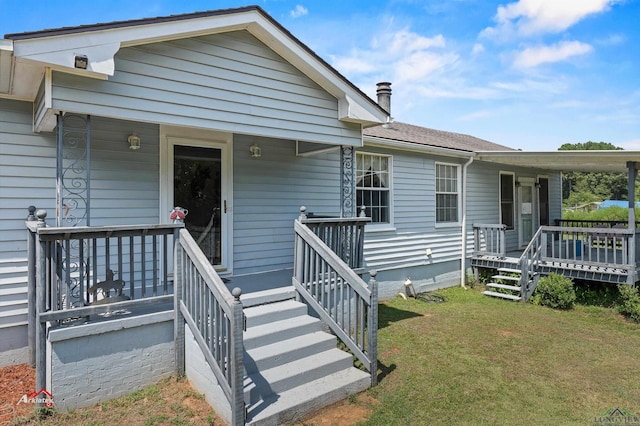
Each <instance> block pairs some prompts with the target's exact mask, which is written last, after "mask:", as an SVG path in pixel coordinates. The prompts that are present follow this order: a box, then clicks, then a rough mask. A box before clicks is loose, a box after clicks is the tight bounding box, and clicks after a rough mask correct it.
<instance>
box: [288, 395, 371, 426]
mask: <svg viewBox="0 0 640 426" xmlns="http://www.w3.org/2000/svg"><path fill="white" fill-rule="evenodd" d="M377 404H378V401H377V400H376V399H375V398H373V397H372V396H371V395H369V394H368V393H367V392H364V393H361V394H359V395H354V396H352V397H350V398H348V399H345V400H344V401H340V402H336V403H335V404H333V405H330V406H329V407H326V408H323V409H322V410H320V411H318V412H317V413H314V414H311V415H310V416H308V417H306V418H305V419H304V420H303V421H301V422H300V423H297V425H298V426H300V425H302V426H351V425H355V424H358V423H360V422H362V421H364V420H366V419H367V418H368V417H369V414H371V410H372V409H373V407H374V406H375V405H377Z"/></svg>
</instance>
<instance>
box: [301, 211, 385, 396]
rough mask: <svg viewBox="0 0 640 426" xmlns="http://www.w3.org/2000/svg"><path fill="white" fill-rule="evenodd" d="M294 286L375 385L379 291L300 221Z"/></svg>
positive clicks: (373, 275)
mask: <svg viewBox="0 0 640 426" xmlns="http://www.w3.org/2000/svg"><path fill="white" fill-rule="evenodd" d="M294 230H295V238H296V239H295V261H294V276H293V280H292V281H293V284H294V287H295V288H296V290H297V292H298V293H299V294H300V295H301V296H302V298H303V299H304V300H305V301H306V302H307V303H308V304H309V306H311V307H312V308H313V309H314V310H315V311H316V312H317V313H318V315H320V317H321V319H322V320H323V321H324V322H325V323H326V324H327V325H328V326H329V327H330V328H331V330H333V332H334V333H335V334H336V335H337V336H338V337H339V338H340V339H341V340H342V341H343V342H344V344H345V345H346V346H347V347H348V348H349V349H350V350H351V352H352V353H353V354H354V355H355V356H356V357H357V358H358V359H359V360H360V361H361V362H362V364H363V365H364V366H365V368H367V370H368V371H369V373H370V374H371V384H372V386H375V385H376V384H377V370H378V367H377V340H378V290H377V285H376V282H375V275H376V273H375V272H374V271H372V272H371V273H370V275H371V281H370V282H369V284H368V285H367V283H365V282H364V281H363V280H362V279H361V278H360V277H359V276H358V274H356V273H355V272H354V271H353V270H352V269H351V268H350V267H349V265H347V264H346V263H345V262H344V261H343V260H342V259H340V257H339V256H338V255H337V254H336V253H335V252H334V251H333V250H331V248H330V247H329V246H328V245H327V244H326V243H325V242H324V241H323V240H322V239H321V238H320V237H319V236H318V235H316V234H315V233H314V232H313V231H312V230H311V229H310V228H309V227H308V226H307V225H306V224H304V223H302V222H301V221H300V220H299V219H298V220H296V221H295V222H294Z"/></svg>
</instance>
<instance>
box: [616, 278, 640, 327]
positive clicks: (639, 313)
mask: <svg viewBox="0 0 640 426" xmlns="http://www.w3.org/2000/svg"><path fill="white" fill-rule="evenodd" d="M618 291H619V292H620V301H619V302H618V303H619V304H618V312H620V313H621V314H622V315H624V316H625V317H627V318H629V319H630V320H631V321H633V322H639V323H640V293H638V289H637V288H632V287H631V286H629V285H626V284H620V285H619V286H618Z"/></svg>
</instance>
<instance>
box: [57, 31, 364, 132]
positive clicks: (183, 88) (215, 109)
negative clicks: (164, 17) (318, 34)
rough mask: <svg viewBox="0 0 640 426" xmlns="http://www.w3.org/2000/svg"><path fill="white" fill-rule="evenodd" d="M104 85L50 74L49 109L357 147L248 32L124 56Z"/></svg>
mask: <svg viewBox="0 0 640 426" xmlns="http://www.w3.org/2000/svg"><path fill="white" fill-rule="evenodd" d="M115 67H116V72H115V75H114V76H113V77H111V78H109V79H108V80H107V81H101V80H95V79H89V78H80V77H77V76H73V75H68V74H62V73H58V72H54V73H53V86H52V97H53V101H52V102H53V108H54V109H56V110H60V111H82V112H84V113H88V114H91V115H100V116H107V117H115V118H123V119H129V120H136V121H143V122H155V123H164V124H172V125H180V126H189V127H197V128H203V129H215V130H220V131H228V132H232V133H242V134H251V135H260V136H265V137H273V138H283V139H291V140H301V141H310V142H321V143H325V144H335V145H360V144H361V128H360V125H357V124H353V123H346V122H341V121H339V120H338V119H337V118H338V100H337V99H336V98H334V97H332V96H331V95H329V94H328V93H327V92H326V91H325V90H323V89H322V88H321V87H320V86H318V85H317V84H316V83H315V82H313V81H312V80H311V79H309V78H308V77H306V76H305V75H303V74H302V73H301V72H300V71H298V70H297V69H296V68H295V67H293V66H292V65H291V64H289V63H288V62H286V61H285V60H284V59H283V58H282V57H280V56H279V55H277V54H276V53H275V52H273V51H272V50H271V49H269V48H268V47H267V46H265V45H264V44H263V43H262V42H260V41H259V40H257V39H256V38H255V37H253V36H252V35H250V34H249V33H248V32H246V31H237V32H232V33H226V34H217V35H210V36H203V37H198V38H192V39H184V40H175V41H170V42H162V43H154V44H148V45H144V46H137V47H129V48H123V49H121V50H120V51H119V52H118V53H117V55H116V64H115Z"/></svg>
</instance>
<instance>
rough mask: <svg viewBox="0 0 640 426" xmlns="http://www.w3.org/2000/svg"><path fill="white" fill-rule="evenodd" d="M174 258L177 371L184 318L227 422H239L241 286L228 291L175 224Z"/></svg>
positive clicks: (241, 419) (181, 355)
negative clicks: (227, 412)
mask: <svg viewBox="0 0 640 426" xmlns="http://www.w3.org/2000/svg"><path fill="white" fill-rule="evenodd" d="M174 264H175V267H174V270H175V292H174V294H175V310H176V314H177V318H176V330H175V338H176V364H177V368H178V372H179V374H181V375H182V374H184V368H185V367H184V366H185V360H184V346H185V336H184V332H185V330H184V323H185V322H186V324H187V325H188V327H189V329H190V330H191V332H192V334H193V336H194V338H195V340H196V342H197V343H198V346H199V347H200V350H201V351H202V353H203V355H204V357H205V359H206V360H207V363H208V364H209V366H210V367H211V371H212V372H213V374H214V375H215V377H216V379H217V380H218V384H219V385H220V388H221V389H222V391H223V393H224V394H225V396H226V398H227V400H228V401H229V404H230V405H231V423H232V425H233V426H236V425H241V424H244V420H245V403H244V389H243V378H244V363H243V358H242V357H243V350H244V348H243V336H242V333H243V331H244V314H243V312H242V303H241V302H240V295H241V294H242V291H241V290H240V289H239V288H235V289H233V292H230V291H229V289H228V288H227V286H226V285H225V284H224V283H223V282H222V279H221V278H220V277H219V276H218V274H217V273H216V271H215V269H214V268H213V266H212V265H211V264H210V263H209V261H208V259H207V258H206V256H205V255H204V253H202V251H201V250H200V248H199V247H198V244H197V243H196V242H195V240H194V239H193V237H192V236H191V234H189V232H188V231H187V230H186V229H181V230H180V238H179V241H178V244H176V245H175V253H174Z"/></svg>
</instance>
